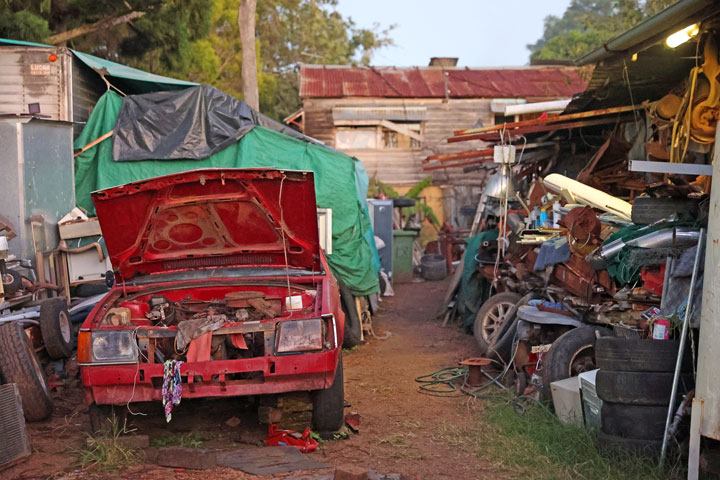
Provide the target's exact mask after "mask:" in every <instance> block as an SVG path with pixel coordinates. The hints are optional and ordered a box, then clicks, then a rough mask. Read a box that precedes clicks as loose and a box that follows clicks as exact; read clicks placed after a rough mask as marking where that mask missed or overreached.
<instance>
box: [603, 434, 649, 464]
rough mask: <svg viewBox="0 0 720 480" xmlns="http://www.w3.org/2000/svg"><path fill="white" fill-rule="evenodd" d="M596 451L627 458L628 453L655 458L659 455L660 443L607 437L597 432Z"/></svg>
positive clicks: (613, 436) (612, 436)
mask: <svg viewBox="0 0 720 480" xmlns="http://www.w3.org/2000/svg"><path fill="white" fill-rule="evenodd" d="M597 442H598V450H600V452H602V453H605V454H610V455H617V456H627V454H628V453H633V454H635V455H642V456H644V457H650V458H657V457H658V456H659V455H660V447H661V445H662V441H661V440H658V441H652V440H638V439H635V438H623V437H618V436H615V435H609V434H607V433H605V432H602V431H600V432H598V436H597Z"/></svg>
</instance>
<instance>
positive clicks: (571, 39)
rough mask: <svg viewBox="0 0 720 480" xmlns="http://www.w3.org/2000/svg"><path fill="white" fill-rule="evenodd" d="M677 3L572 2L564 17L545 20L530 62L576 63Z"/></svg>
mask: <svg viewBox="0 0 720 480" xmlns="http://www.w3.org/2000/svg"><path fill="white" fill-rule="evenodd" d="M675 1H676V0H644V1H642V0H572V1H571V2H570V5H569V6H568V8H567V10H565V13H563V15H562V17H557V16H555V15H549V16H547V17H545V30H544V32H543V36H542V37H541V38H540V39H538V41H537V42H535V43H534V44H532V45H528V46H527V47H528V49H529V50H530V52H531V53H530V59H531V60H575V59H577V58H578V57H580V56H582V55H583V54H585V53H588V52H590V51H591V50H593V49H595V48H597V47H599V46H600V45H602V44H603V42H606V41H608V40H610V39H612V38H613V37H615V36H617V35H619V34H620V33H622V32H624V31H625V30H627V29H629V28H631V27H632V26H634V25H636V24H637V23H639V22H641V21H642V20H644V19H645V18H647V17H649V16H652V15H654V14H656V13H657V12H659V11H660V10H662V9H663V8H666V7H668V6H670V5H672V4H673V3H675Z"/></svg>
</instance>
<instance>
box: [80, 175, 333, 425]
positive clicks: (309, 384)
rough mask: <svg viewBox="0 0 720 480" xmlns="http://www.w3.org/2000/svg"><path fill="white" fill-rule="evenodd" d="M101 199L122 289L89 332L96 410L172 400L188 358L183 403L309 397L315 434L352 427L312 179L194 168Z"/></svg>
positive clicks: (90, 394) (84, 360)
mask: <svg viewBox="0 0 720 480" xmlns="http://www.w3.org/2000/svg"><path fill="white" fill-rule="evenodd" d="M93 201H94V203H95V207H96V210H97V214H98V219H99V221H100V225H101V227H102V231H103V236H104V238H105V243H106V246H107V249H108V253H109V255H110V259H111V261H112V264H113V267H114V269H115V282H114V285H113V287H112V289H111V291H110V292H109V293H108V294H107V296H106V297H105V298H104V299H103V300H102V301H101V302H100V303H99V304H98V305H97V306H96V307H95V308H94V309H93V311H92V312H91V313H90V315H89V316H88V317H87V319H86V320H85V322H84V324H83V326H82V329H81V330H80V334H79V337H78V361H79V363H80V365H81V371H82V380H83V385H84V386H85V391H86V397H87V400H88V402H89V403H90V404H91V408H92V407H94V406H101V405H123V406H124V405H125V404H127V403H128V402H147V401H161V400H162V398H163V393H162V390H163V389H162V386H163V381H164V380H167V378H166V377H167V375H166V374H165V372H164V370H165V367H166V362H167V365H169V366H170V367H172V366H173V365H175V366H177V365H178V363H177V362H183V363H182V364H179V365H180V366H179V375H180V379H181V382H182V398H199V397H230V396H240V395H265V394H277V393H283V392H291V391H303V390H304V391H310V392H311V395H312V401H313V426H314V428H315V429H316V430H320V431H331V430H337V429H338V428H340V427H341V426H342V423H343V406H344V400H343V370H342V359H341V348H342V342H343V334H344V325H345V316H344V314H343V311H342V309H341V306H340V300H339V295H338V285H337V282H336V280H335V278H334V277H333V275H332V273H331V272H330V270H329V268H328V264H327V262H326V260H325V256H324V253H323V251H322V249H321V247H320V243H319V241H318V223H317V211H316V206H315V189H314V183H313V174H312V173H311V172H298V171H279V170H262V169H253V170H241V169H207V170H194V171H190V172H185V173H179V174H174V175H167V176H163V177H157V178H152V179H149V180H143V181H138V182H134V183H130V184H127V185H123V186H119V187H115V188H109V189H106V190H102V191H98V192H95V193H93ZM123 408H124V407H123Z"/></svg>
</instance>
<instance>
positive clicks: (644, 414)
mask: <svg viewBox="0 0 720 480" xmlns="http://www.w3.org/2000/svg"><path fill="white" fill-rule="evenodd" d="M667 411H668V407H667V405H657V406H646V405H625V404H622V403H610V402H604V403H603V406H602V414H601V416H600V418H601V420H602V431H603V432H604V433H606V434H608V435H614V436H616V437H623V438H634V439H638V440H662V437H663V434H664V433H665V417H666V416H667Z"/></svg>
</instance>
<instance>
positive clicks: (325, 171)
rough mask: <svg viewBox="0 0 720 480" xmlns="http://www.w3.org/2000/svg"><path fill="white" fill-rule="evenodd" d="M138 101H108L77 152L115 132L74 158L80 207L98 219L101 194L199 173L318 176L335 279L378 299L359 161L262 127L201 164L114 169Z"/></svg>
mask: <svg viewBox="0 0 720 480" xmlns="http://www.w3.org/2000/svg"><path fill="white" fill-rule="evenodd" d="M131 97H132V95H129V96H128V97H125V99H123V97H120V95H118V94H116V93H115V92H112V91H108V92H106V93H105V94H103V96H102V97H100V99H99V100H98V102H97V103H96V105H95V108H93V110H92V112H91V114H90V118H89V119H88V122H87V125H86V126H85V128H84V129H83V131H82V133H81V134H80V136H79V137H78V139H77V140H76V141H75V147H76V149H80V148H82V147H84V146H85V145H87V144H89V143H90V142H92V141H93V140H95V139H97V138H99V137H101V136H103V135H104V134H106V133H107V132H109V131H111V130H114V132H115V135H113V137H110V138H108V139H106V140H103V141H102V142H100V143H98V144H97V145H95V146H93V147H91V148H89V149H87V150H85V151H84V152H82V153H80V154H79V155H78V156H77V157H75V197H76V199H77V200H76V201H77V205H78V206H79V207H82V208H84V209H85V210H87V211H88V212H89V213H90V214H94V212H95V206H94V205H93V203H92V200H91V198H90V193H91V192H93V191H95V190H102V189H105V188H109V187H114V186H118V185H124V184H126V183H130V182H134V181H137V180H144V179H148V178H153V177H158V176H162V175H169V174H172V173H178V172H185V171H188V170H194V169H199V168H258V167H260V168H263V167H264V168H278V169H287V170H306V171H312V172H314V175H315V197H316V202H317V206H318V207H321V208H331V209H332V211H333V219H332V220H333V221H332V241H333V245H332V254H330V255H327V260H328V263H329V265H330V269H331V270H332V273H333V274H334V275H335V276H336V277H338V278H339V279H340V280H342V282H343V283H344V284H345V285H347V286H348V288H349V289H350V291H351V292H352V293H353V294H354V295H356V296H363V295H369V294H371V293H375V292H377V291H378V289H379V285H378V272H379V271H380V258H379V256H378V253H377V249H376V248H375V240H374V235H373V232H372V227H371V226H370V216H369V213H368V210H367V203H366V195H367V188H368V183H369V180H368V176H367V172H366V171H365V167H364V166H363V164H362V163H361V162H360V161H359V160H358V159H356V158H354V157H351V156H349V155H346V154H344V153H342V152H339V151H337V150H334V149H331V148H328V147H326V146H324V145H319V144H317V143H312V142H310V141H303V140H302V139H299V138H296V137H290V136H288V135H286V134H284V133H280V132H277V131H275V130H272V129H269V128H267V127H264V126H262V125H257V126H255V127H254V128H252V129H250V130H249V131H248V132H247V133H246V134H245V135H244V136H243V137H242V138H241V139H240V140H239V141H236V142H234V143H231V144H230V145H229V146H228V147H227V148H225V149H224V150H221V151H219V152H216V153H213V154H212V155H210V156H209V157H207V158H204V159H202V160H194V159H190V160H188V159H174V160H158V159H152V160H150V159H148V160H135V161H122V162H115V161H113V153H112V152H113V142H114V141H115V138H114V137H115V136H116V135H122V133H121V132H120V131H118V130H117V129H116V123H117V119H118V115H119V113H120V110H121V108H122V105H123V103H124V102H127V101H131V100H128V99H129V98H131ZM303 138H308V137H304V136H303Z"/></svg>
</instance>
